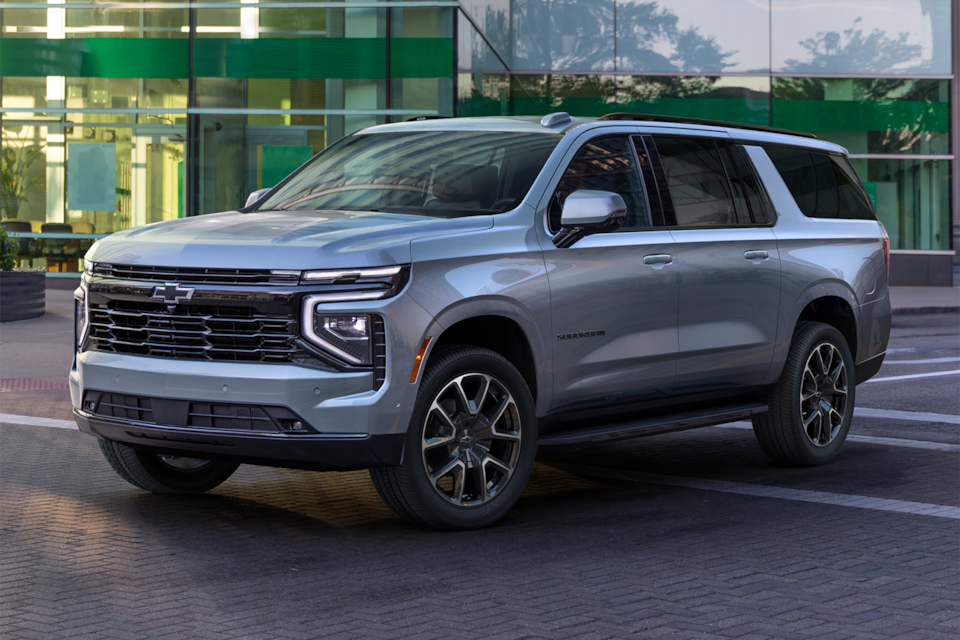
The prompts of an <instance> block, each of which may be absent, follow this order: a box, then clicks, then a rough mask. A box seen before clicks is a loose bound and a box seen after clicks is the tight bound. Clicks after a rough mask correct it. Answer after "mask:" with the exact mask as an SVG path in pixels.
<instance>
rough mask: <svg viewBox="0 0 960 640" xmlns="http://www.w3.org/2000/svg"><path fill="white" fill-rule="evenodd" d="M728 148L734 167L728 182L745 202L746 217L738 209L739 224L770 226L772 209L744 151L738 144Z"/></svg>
mask: <svg viewBox="0 0 960 640" xmlns="http://www.w3.org/2000/svg"><path fill="white" fill-rule="evenodd" d="M728 148H729V149H730V153H731V155H732V157H733V163H734V167H735V172H734V173H735V176H734V175H731V176H730V181H731V182H734V188H737V189H739V190H740V191H741V192H742V198H743V199H744V200H746V208H747V212H746V216H745V215H744V214H743V213H742V212H739V207H738V212H739V213H740V216H739V217H740V224H770V222H771V221H772V219H773V218H772V214H771V213H770V211H771V208H772V207H771V206H770V201H769V200H768V199H767V192H766V191H764V189H763V184H762V183H761V182H760V179H759V178H758V177H757V173H756V171H754V169H753V163H752V162H750V158H749V156H748V155H747V152H746V150H745V149H744V148H743V147H742V146H741V145H739V144H732V145H728ZM748 218H749V219H748Z"/></svg>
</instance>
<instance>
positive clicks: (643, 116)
mask: <svg viewBox="0 0 960 640" xmlns="http://www.w3.org/2000/svg"><path fill="white" fill-rule="evenodd" d="M600 119H601V120H640V121H649V122H675V123H678V124H704V125H709V126H711V127H729V128H731V129H747V130H749V131H765V132H767V133H785V134H787V135H791V136H801V137H804V138H813V139H815V140H818V139H819V138H817V136H815V135H814V134H812V133H806V132H805V131H791V130H790V129H778V128H777V127H765V126H763V125H759V124H743V123H742V122H724V121H723V120H704V119H702V118H682V117H678V116H660V115H653V114H650V113H608V114H607V115H605V116H602V117H601V118H600Z"/></svg>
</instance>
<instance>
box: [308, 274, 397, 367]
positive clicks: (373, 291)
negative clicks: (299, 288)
mask: <svg viewBox="0 0 960 640" xmlns="http://www.w3.org/2000/svg"><path fill="white" fill-rule="evenodd" d="M409 278H410V267H409V266H406V265H397V266H392V267H366V268H361V269H338V270H327V271H304V272H303V275H302V277H301V283H304V284H316V285H317V287H318V291H317V292H316V293H310V294H309V295H306V296H304V297H303V310H302V313H303V325H302V326H303V337H304V338H306V339H307V340H308V341H309V342H311V343H312V344H314V345H316V346H317V347H320V348H321V349H323V350H324V351H326V352H327V353H329V354H331V355H333V356H336V357H337V358H339V359H340V360H343V361H344V362H347V363H349V364H352V365H355V366H372V365H373V359H374V338H375V336H374V324H375V316H372V315H369V314H364V313H351V312H349V311H347V312H344V311H342V310H341V309H337V310H335V311H327V310H326V309H324V305H325V304H327V303H335V302H364V301H368V300H382V299H384V298H392V297H393V296H395V295H397V294H398V293H400V291H402V290H403V287H404V286H405V285H406V284H407V281H408V280H409ZM376 322H379V320H376ZM381 331H382V329H381Z"/></svg>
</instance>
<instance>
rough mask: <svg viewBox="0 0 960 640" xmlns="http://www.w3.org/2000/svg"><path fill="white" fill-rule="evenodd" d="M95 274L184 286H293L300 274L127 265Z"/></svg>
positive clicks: (102, 267) (102, 268) (96, 270)
mask: <svg viewBox="0 0 960 640" xmlns="http://www.w3.org/2000/svg"><path fill="white" fill-rule="evenodd" d="M94 274H95V275H98V276H103V277H107V278H119V279H121V280H161V281H164V282H179V283H181V284H240V285H249V284H274V285H287V286H294V285H296V284H297V283H299V282H300V272H299V271H286V270H276V269H273V270H270V269H199V268H195V267H154V266H143V265H126V264H102V263H101V264H97V265H96V266H95V267H94Z"/></svg>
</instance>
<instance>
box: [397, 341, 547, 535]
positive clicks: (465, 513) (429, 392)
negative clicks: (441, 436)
mask: <svg viewBox="0 0 960 640" xmlns="http://www.w3.org/2000/svg"><path fill="white" fill-rule="evenodd" d="M438 358H439V362H437V363H436V364H433V365H428V367H427V371H425V373H424V377H423V382H422V383H421V386H420V390H419V392H418V393H417V405H416V407H415V408H414V411H413V416H412V417H411V419H410V426H409V428H408V429H407V439H406V452H405V454H404V460H403V464H402V466H403V467H404V470H405V472H406V474H407V475H408V478H410V480H411V481H412V482H411V484H412V487H413V490H414V493H415V495H413V496H410V498H412V499H414V500H415V501H416V502H418V503H420V506H422V507H425V508H426V510H427V511H428V512H429V513H431V514H432V515H433V516H434V518H435V520H436V522H433V523H430V524H432V525H433V526H438V527H440V528H445V529H457V530H465V529H478V528H482V527H486V526H489V525H490V524H492V523H493V522H495V521H496V520H499V519H500V518H501V517H503V515H504V514H506V512H507V511H508V510H509V509H510V507H512V506H513V504H514V503H515V502H516V501H517V500H518V499H519V498H520V494H522V493H523V489H524V486H525V485H526V483H527V479H528V478H529V477H530V472H531V470H532V469H533V462H534V459H535V458H536V449H537V426H536V410H535V407H534V403H533V398H532V397H531V395H530V391H529V389H528V388H527V385H526V383H525V382H524V380H523V377H522V376H521V375H520V373H519V372H518V371H517V370H516V369H515V368H514V367H513V365H511V364H510V363H509V362H507V361H506V360H505V359H503V358H502V357H500V356H499V355H498V354H496V353H494V352H492V351H487V350H485V349H480V348H472V347H463V348H455V349H449V350H447V351H444V352H443V353H442V354H441V355H439V356H438ZM466 373H483V374H487V375H490V376H493V377H494V378H496V379H497V380H498V381H499V382H500V383H501V384H503V385H504V386H505V387H506V388H507V389H508V390H509V391H510V393H511V395H512V396H513V399H514V401H515V402H516V405H517V411H518V412H519V414H520V453H519V456H518V458H517V463H516V466H515V468H514V471H513V474H512V475H511V477H510V480H509V482H507V485H506V486H505V487H504V488H503V489H501V490H500V492H499V493H498V494H497V495H496V496H494V497H493V498H492V499H491V500H490V501H489V502H487V503H486V504H483V505H479V506H474V507H460V506H457V505H453V504H450V503H449V502H447V501H446V500H445V499H444V498H443V497H441V496H440V495H439V494H438V493H437V491H436V489H434V487H433V486H432V485H431V484H430V481H429V480H428V479H427V472H426V469H425V468H424V463H423V455H422V449H421V441H422V437H423V429H424V423H425V421H426V417H427V412H428V410H429V408H430V404H431V403H432V402H433V399H434V398H435V397H436V396H437V394H438V393H440V391H441V390H442V389H443V388H444V387H446V385H447V384H448V383H449V382H450V381H452V380H453V379H454V378H457V377H459V376H461V375H464V374H466Z"/></svg>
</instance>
